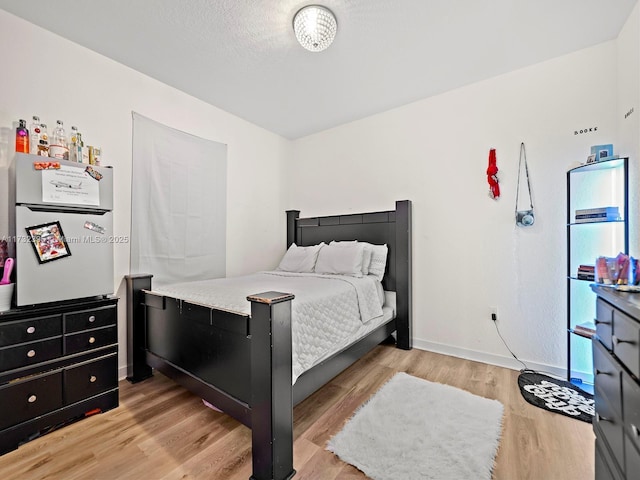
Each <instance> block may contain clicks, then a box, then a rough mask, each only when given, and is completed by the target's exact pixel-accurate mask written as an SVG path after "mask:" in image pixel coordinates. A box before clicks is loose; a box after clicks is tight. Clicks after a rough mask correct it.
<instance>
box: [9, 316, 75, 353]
mask: <svg viewBox="0 0 640 480" xmlns="http://www.w3.org/2000/svg"><path fill="white" fill-rule="evenodd" d="M57 335H62V315H51V316H48V317H37V318H31V319H29V320H19V321H16V322H7V323H2V324H0V347H6V346H9V345H14V344H16V343H25V342H32V341H34V340H40V339H42V338H47V337H55V336H57Z"/></svg>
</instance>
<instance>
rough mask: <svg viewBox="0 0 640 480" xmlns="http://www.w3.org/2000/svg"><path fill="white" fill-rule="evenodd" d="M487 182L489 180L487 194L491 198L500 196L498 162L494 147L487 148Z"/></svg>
mask: <svg viewBox="0 0 640 480" xmlns="http://www.w3.org/2000/svg"><path fill="white" fill-rule="evenodd" d="M487 182H489V196H490V197H491V198H493V199H496V200H497V199H498V198H499V197H500V183H499V182H498V164H497V159H496V149H495V148H492V149H491V150H489V166H488V167H487Z"/></svg>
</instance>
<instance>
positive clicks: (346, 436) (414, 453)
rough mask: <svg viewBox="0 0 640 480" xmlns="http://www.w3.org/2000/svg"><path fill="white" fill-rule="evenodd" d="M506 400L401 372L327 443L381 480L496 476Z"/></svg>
mask: <svg viewBox="0 0 640 480" xmlns="http://www.w3.org/2000/svg"><path fill="white" fill-rule="evenodd" d="M503 409H504V408H503V406H502V404H501V403H500V402H499V401H497V400H489V399H487V398H483V397H479V396H477V395H473V394H471V393H469V392H466V391H464V390H460V389H458V388H455V387H451V386H448V385H443V384H440V383H433V382H428V381H426V380H422V379H420V378H416V377H413V376H411V375H408V374H406V373H397V374H396V375H394V376H393V378H391V380H389V382H387V383H386V384H385V385H384V386H383V387H382V388H381V389H380V390H378V392H377V393H376V394H375V395H374V396H373V397H371V399H369V401H368V402H366V403H365V404H364V405H362V406H361V407H360V408H359V409H358V411H356V413H355V414H354V415H353V417H352V418H351V420H349V422H348V423H347V424H346V425H345V426H344V428H343V429H342V430H341V431H340V432H339V433H338V434H337V435H336V436H334V437H333V438H332V439H331V440H329V443H328V445H327V450H329V451H331V452H333V453H335V454H336V455H338V457H340V458H341V459H342V460H343V461H345V462H347V463H350V464H351V465H354V466H355V467H357V468H359V469H360V470H362V471H363V472H364V473H365V474H366V475H368V476H369V477H371V478H372V479H374V480H398V479H411V480H417V479H434V480H435V479H437V480H467V479H468V480H484V479H486V480H490V479H491V471H492V468H493V462H494V459H495V456H496V452H497V450H498V444H499V441H500V432H501V429H502V412H503Z"/></svg>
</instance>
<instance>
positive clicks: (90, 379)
mask: <svg viewBox="0 0 640 480" xmlns="http://www.w3.org/2000/svg"><path fill="white" fill-rule="evenodd" d="M96 380H98V378H97V377H96V376H95V375H91V376H90V377H89V381H90V382H91V383H95V381H96Z"/></svg>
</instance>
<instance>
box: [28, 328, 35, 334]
mask: <svg viewBox="0 0 640 480" xmlns="http://www.w3.org/2000/svg"><path fill="white" fill-rule="evenodd" d="M27 333H36V327H29V328H27Z"/></svg>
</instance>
